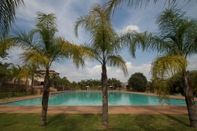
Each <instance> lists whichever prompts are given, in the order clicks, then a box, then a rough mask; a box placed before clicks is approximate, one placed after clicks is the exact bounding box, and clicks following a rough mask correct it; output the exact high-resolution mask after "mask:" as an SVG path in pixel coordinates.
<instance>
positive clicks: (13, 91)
mask: <svg viewBox="0 0 197 131" xmlns="http://www.w3.org/2000/svg"><path fill="white" fill-rule="evenodd" d="M15 90H16V79H14V88H13V90H12V96H14V93H15Z"/></svg>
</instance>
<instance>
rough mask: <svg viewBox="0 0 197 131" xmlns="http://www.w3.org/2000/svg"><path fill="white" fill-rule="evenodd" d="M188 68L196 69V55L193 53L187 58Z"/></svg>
mask: <svg viewBox="0 0 197 131" xmlns="http://www.w3.org/2000/svg"><path fill="white" fill-rule="evenodd" d="M188 61H189V65H188V70H197V55H193V56H192V57H190V58H189V59H188Z"/></svg>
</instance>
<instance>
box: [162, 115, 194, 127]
mask: <svg viewBox="0 0 197 131" xmlns="http://www.w3.org/2000/svg"><path fill="white" fill-rule="evenodd" d="M162 115H164V116H166V117H168V118H170V119H172V120H174V121H177V122H178V123H181V124H183V125H185V126H187V127H191V126H190V125H189V124H187V123H186V122H184V121H182V120H180V119H177V118H176V117H173V115H168V114H162Z"/></svg>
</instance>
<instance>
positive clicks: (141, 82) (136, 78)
mask: <svg viewBox="0 0 197 131" xmlns="http://www.w3.org/2000/svg"><path fill="white" fill-rule="evenodd" d="M128 84H129V87H132V89H134V90H136V91H140V92H144V91H145V90H146V84H147V79H146V77H145V76H144V75H143V74H142V73H140V72H138V73H134V74H132V75H131V77H130V78H129V80H128Z"/></svg>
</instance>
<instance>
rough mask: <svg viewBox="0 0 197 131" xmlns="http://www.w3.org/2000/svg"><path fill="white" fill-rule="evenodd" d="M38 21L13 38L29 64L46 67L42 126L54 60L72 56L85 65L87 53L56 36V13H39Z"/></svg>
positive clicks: (77, 65) (77, 63) (43, 124)
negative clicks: (33, 26) (30, 29)
mask: <svg viewBox="0 0 197 131" xmlns="http://www.w3.org/2000/svg"><path fill="white" fill-rule="evenodd" d="M37 15H38V16H37V19H36V21H37V23H36V27H35V29H34V30H32V31H31V32H29V33H25V32H18V33H17V36H16V37H14V38H13V39H14V40H15V41H16V42H20V44H21V46H22V47H23V49H24V52H23V53H22V58H23V60H24V61H25V62H26V63H27V64H34V63H35V64H36V65H38V66H39V67H40V68H44V69H45V71H46V73H45V74H46V75H45V78H44V86H43V96H42V114H41V120H40V126H45V125H46V117H47V109H48V99H49V91H50V89H49V88H50V76H49V70H50V67H51V64H52V63H53V62H54V61H57V62H58V61H61V60H64V59H65V58H67V59H68V58H70V59H72V60H73V63H74V64H75V65H76V67H79V66H80V65H82V66H84V56H85V55H87V53H86V52H85V51H84V50H83V48H81V47H79V46H77V45H75V44H71V43H70V42H68V41H65V40H64V39H63V38H60V37H56V35H55V34H56V33H57V25H56V23H55V19H56V17H55V15H54V14H43V13H38V14H37Z"/></svg>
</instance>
